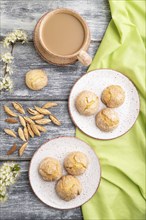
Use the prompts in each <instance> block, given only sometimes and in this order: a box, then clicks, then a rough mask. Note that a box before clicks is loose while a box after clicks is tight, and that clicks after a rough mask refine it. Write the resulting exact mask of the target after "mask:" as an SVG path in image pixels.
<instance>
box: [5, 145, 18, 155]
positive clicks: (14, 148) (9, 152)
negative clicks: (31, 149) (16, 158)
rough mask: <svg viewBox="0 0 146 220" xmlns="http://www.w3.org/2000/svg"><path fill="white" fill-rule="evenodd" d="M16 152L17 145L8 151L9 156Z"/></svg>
mask: <svg viewBox="0 0 146 220" xmlns="http://www.w3.org/2000/svg"><path fill="white" fill-rule="evenodd" d="M16 150H17V145H16V144H14V145H13V146H12V147H11V148H10V149H9V150H8V151H7V155H11V154H13V153H14V152H15V151H16Z"/></svg>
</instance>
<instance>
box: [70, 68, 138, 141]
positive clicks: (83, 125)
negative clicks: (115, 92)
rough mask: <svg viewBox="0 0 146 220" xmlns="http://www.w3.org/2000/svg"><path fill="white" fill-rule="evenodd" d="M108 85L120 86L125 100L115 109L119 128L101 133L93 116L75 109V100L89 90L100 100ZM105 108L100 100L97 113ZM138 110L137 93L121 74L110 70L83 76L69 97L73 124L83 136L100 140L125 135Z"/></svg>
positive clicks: (101, 70) (96, 71) (92, 72)
mask: <svg viewBox="0 0 146 220" xmlns="http://www.w3.org/2000/svg"><path fill="white" fill-rule="evenodd" d="M110 85H120V86H121V87H122V88H123V89H124V91H125V93H126V98H125V102H124V103H123V105H121V106H120V107H118V108H115V111H116V112H117V113H118V115H119V118H120V124H119V126H118V127H117V128H116V129H115V130H113V131H112V132H103V131H101V130H100V129H99V128H97V126H96V124H95V115H93V116H88V117H87V116H82V115H80V114H79V113H78V111H77V110H76V107H75V99H76V97H77V96H78V94H79V93H80V92H81V91H83V90H90V91H92V92H94V93H96V94H97V96H98V97H99V98H100V97H101V94H102V91H103V90H104V89H105V88H106V87H107V86H110ZM105 107H106V106H105V105H104V104H103V103H102V101H101V100H100V106H99V111H100V110H101V109H103V108H105ZM139 108H140V101H139V96H138V92H137V90H136V88H135V86H134V85H133V83H132V82H131V81H130V80H129V79H128V78H127V77H126V76H124V75H123V74H121V73H119V72H117V71H114V70H111V69H97V70H95V71H91V72H89V73H87V74H85V75H83V76H82V77H81V78H80V79H79V80H78V81H77V82H76V83H75V85H74V86H73V88H72V90H71V93H70V97H69V112H70V115H71V118H72V120H73V122H74V124H75V125H76V126H77V127H78V128H79V129H80V130H81V131H83V132H84V133H85V134H87V135H89V136H91V137H93V138H96V139H102V140H109V139H113V138H117V137H119V136H121V135H123V134H125V133H126V132H127V131H128V130H129V129H130V128H131V127H132V126H133V125H134V123H135V121H136V119H137V117H138V114H139Z"/></svg>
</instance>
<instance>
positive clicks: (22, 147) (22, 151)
mask: <svg viewBox="0 0 146 220" xmlns="http://www.w3.org/2000/svg"><path fill="white" fill-rule="evenodd" d="M27 145H28V142H26V143H24V144H22V146H21V147H20V149H19V156H20V157H21V156H22V155H23V153H24V151H25V149H26V147H27Z"/></svg>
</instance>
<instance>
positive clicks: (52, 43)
mask: <svg viewBox="0 0 146 220" xmlns="http://www.w3.org/2000/svg"><path fill="white" fill-rule="evenodd" d="M57 25H58V26H57ZM65 27H66V29H65ZM53 34H54V35H53ZM90 41H91V40H90V30H89V28H88V26H87V24H86V22H85V21H84V19H83V18H82V17H81V16H80V15H79V14H78V13H76V12H74V11H73V10H70V9H66V8H61V9H56V10H54V11H51V12H49V13H46V14H45V15H44V16H43V17H41V19H40V20H39V21H38V23H37V25H36V28H35V31H34V44H35V47H36V49H37V51H38V52H39V54H40V55H41V57H42V58H43V59H45V60H46V61H47V62H50V63H53V64H57V65H67V64H71V63H74V62H75V61H76V60H79V61H80V62H81V63H82V64H83V65H85V66H88V65H89V64H90V63H91V61H92V58H91V57H90V56H89V55H88V54H87V52H86V51H87V49H88V47H89V44H90ZM57 45H58V46H57Z"/></svg>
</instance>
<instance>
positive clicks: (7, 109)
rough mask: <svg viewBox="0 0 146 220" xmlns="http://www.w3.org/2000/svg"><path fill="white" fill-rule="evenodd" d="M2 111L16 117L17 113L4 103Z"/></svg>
mask: <svg viewBox="0 0 146 220" xmlns="http://www.w3.org/2000/svg"><path fill="white" fill-rule="evenodd" d="M4 111H5V112H6V113H7V115H10V116H12V117H17V115H16V114H15V113H14V112H13V111H12V110H11V109H10V108H9V107H8V106H6V105H4Z"/></svg>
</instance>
